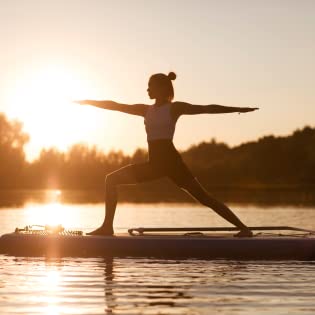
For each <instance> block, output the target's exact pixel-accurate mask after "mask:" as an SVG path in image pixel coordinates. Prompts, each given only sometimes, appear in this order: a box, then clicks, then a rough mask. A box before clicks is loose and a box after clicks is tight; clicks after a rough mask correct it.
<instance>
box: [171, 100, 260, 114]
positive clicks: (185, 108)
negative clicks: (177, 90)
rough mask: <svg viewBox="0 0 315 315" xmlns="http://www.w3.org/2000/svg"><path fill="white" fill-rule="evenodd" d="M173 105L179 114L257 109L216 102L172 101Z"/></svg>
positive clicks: (238, 111) (236, 111)
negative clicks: (197, 103)
mask: <svg viewBox="0 0 315 315" xmlns="http://www.w3.org/2000/svg"><path fill="white" fill-rule="evenodd" d="M174 105H175V107H176V109H177V110H176V112H177V113H178V114H179V115H196V114H225V113H248V112H252V111H255V110H257V109H259V108H258V107H230V106H223V105H216V104H211V105H193V104H189V103H185V102H174Z"/></svg>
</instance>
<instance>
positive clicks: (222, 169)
mask: <svg viewBox="0 0 315 315" xmlns="http://www.w3.org/2000/svg"><path fill="white" fill-rule="evenodd" d="M29 139H30V137H29V135H27V134H26V133H25V132H24V131H23V126H22V124H21V123H20V122H18V121H10V120H8V119H7V117H6V116H5V115H4V114H0V176H1V181H0V188H1V189H45V188H56V189H103V187H104V179H105V176H106V174H108V173H110V172H112V171H114V170H116V169H118V168H120V167H122V166H125V165H127V164H129V163H140V162H144V161H146V160H147V159H148V155H147V151H146V150H144V149H137V150H136V151H135V152H134V153H133V154H131V155H126V154H124V153H123V152H122V151H111V152H109V153H104V152H102V151H101V150H99V149H98V148H97V147H95V146H92V147H91V146H87V145H84V144H74V145H73V146H71V147H70V148H69V149H68V150H67V151H66V152H60V151H59V150H57V149H56V148H50V149H43V150H42V151H41V153H40V155H39V156H38V158H37V159H35V160H34V161H32V162H28V161H27V160H26V158H25V152H24V146H25V145H26V143H27V142H28V141H29ZM314 144H315V128H311V127H308V126H307V127H304V128H303V129H299V130H296V131H294V132H293V133H292V134H291V135H288V136H282V137H276V136H265V137H262V138H260V139H258V140H257V141H252V142H247V143H243V144H241V145H238V146H234V147H230V146H228V145H227V144H225V143H220V142H217V141H216V140H214V139H210V141H208V142H202V143H199V144H197V145H194V146H191V147H190V148H188V149H187V150H185V151H183V152H181V154H182V157H183V159H184V161H185V162H186V163H187V165H188V166H189V168H190V169H191V171H192V172H193V174H194V175H195V176H196V177H197V178H198V179H199V181H200V182H201V183H202V184H204V185H205V186H206V187H209V188H211V187H212V188H213V187H215V188H219V187H221V188H240V187H245V188H248V187H253V188H270V187H271V188H277V187H291V188H292V187H293V188H311V189H312V188H313V187H314V185H315V145H314ZM162 181H164V184H163V185H162V184H161V181H156V182H152V183H147V184H142V189H143V188H145V189H147V190H151V191H163V189H164V190H168V189H169V187H170V183H167V184H165V180H162Z"/></svg>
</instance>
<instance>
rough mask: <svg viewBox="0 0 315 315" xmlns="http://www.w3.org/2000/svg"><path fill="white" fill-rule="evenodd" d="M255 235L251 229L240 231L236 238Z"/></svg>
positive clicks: (235, 235)
mask: <svg viewBox="0 0 315 315" xmlns="http://www.w3.org/2000/svg"><path fill="white" fill-rule="evenodd" d="M253 236H254V234H253V232H252V231H251V230H250V229H243V230H240V231H239V232H238V233H236V234H234V237H253Z"/></svg>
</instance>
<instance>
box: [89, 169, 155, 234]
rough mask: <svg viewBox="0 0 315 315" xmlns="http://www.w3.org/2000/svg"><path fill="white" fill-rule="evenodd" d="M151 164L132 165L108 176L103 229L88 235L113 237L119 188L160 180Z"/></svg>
mask: <svg viewBox="0 0 315 315" xmlns="http://www.w3.org/2000/svg"><path fill="white" fill-rule="evenodd" d="M159 177H160V175H157V174H155V173H154V171H153V170H152V168H151V167H150V165H149V163H143V164H130V165H127V166H125V167H122V168H120V169H119V170H117V171H114V172H112V173H110V174H108V175H107V176H106V179H105V219H104V222H103V224H102V225H101V227H99V228H98V229H96V230H95V231H93V232H90V233H87V234H88V235H112V234H113V233H114V230H113V221H114V216H115V211H116V206H117V186H118V185H133V184H137V183H139V182H143V181H149V180H153V179H157V178H159Z"/></svg>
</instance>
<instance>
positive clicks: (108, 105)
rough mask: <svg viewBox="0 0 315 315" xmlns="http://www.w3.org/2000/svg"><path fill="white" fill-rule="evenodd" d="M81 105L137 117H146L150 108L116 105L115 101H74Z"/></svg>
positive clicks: (142, 105) (138, 105) (140, 105)
mask: <svg viewBox="0 0 315 315" xmlns="http://www.w3.org/2000/svg"><path fill="white" fill-rule="evenodd" d="M74 102H75V103H78V104H80V105H92V106H96V107H99V108H103V109H109V110H116V111H119V112H123V113H126V114H131V115H137V116H145V113H146V111H147V109H148V107H149V105H145V104H134V105H126V104H120V103H116V102H114V101H95V100H82V101H74Z"/></svg>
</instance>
